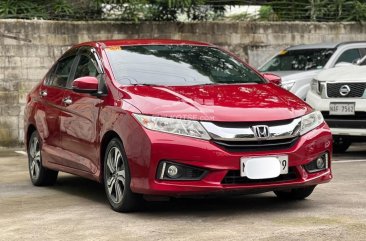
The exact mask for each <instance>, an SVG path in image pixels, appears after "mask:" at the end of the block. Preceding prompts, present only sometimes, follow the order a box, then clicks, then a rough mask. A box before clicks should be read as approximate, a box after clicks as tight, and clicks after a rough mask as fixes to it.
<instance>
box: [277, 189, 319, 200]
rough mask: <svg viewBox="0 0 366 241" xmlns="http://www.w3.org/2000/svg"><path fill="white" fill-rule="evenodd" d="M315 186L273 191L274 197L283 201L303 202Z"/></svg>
mask: <svg viewBox="0 0 366 241" xmlns="http://www.w3.org/2000/svg"><path fill="white" fill-rule="evenodd" d="M315 187H316V186H309V187H302V188H294V189H290V190H284V191H274V193H275V194H276V196H277V197H278V198H280V199H283V200H303V199H305V198H307V197H309V196H310V194H311V193H312V192H313V191H314V188H315Z"/></svg>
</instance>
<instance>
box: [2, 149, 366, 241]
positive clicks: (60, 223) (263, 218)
mask: <svg viewBox="0 0 366 241" xmlns="http://www.w3.org/2000/svg"><path fill="white" fill-rule="evenodd" d="M364 146H365V147H362V146H358V147H353V148H351V151H350V152H348V153H347V154H345V155H342V156H335V160H336V161H335V162H334V165H333V170H334V176H335V178H334V180H333V181H332V182H331V183H329V184H325V185H321V186H318V188H317V189H316V190H315V192H314V193H313V195H312V196H311V197H310V198H309V199H308V200H306V201H302V202H282V201H279V200H277V199H276V198H275V196H274V195H273V194H272V193H268V194H262V195H251V196H244V197H235V198H233V197H232V198H225V199H209V200H208V199H205V200H175V201H171V202H159V203H151V204H150V205H149V207H148V208H147V209H146V210H145V211H144V212H139V213H133V214H120V213H115V212H113V211H112V210H111V209H110V208H109V206H108V204H107V201H106V198H105V195H104V191H103V187H102V186H101V185H99V184H97V183H94V182H91V181H88V180H84V179H81V178H78V177H75V176H71V175H66V174H62V175H61V176H60V177H59V179H58V183H57V185H56V186H54V187H45V188H38V187H33V186H32V185H31V183H30V181H29V178H28V173H27V164H26V158H25V156H22V155H21V154H15V153H14V152H13V151H9V152H7V153H5V152H0V153H1V155H0V240H51V239H52V240H54V239H56V240H61V239H63V240H225V239H226V240H332V241H333V240H365V237H366V162H365V161H362V159H366V144H364ZM348 160H359V162H350V163H349V162H347V161H348ZM337 161H338V162H337Z"/></svg>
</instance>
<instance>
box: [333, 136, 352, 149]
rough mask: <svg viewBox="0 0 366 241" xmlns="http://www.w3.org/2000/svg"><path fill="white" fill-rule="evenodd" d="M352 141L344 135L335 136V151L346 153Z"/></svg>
mask: <svg viewBox="0 0 366 241" xmlns="http://www.w3.org/2000/svg"><path fill="white" fill-rule="evenodd" d="M351 144H352V142H351V141H350V140H349V139H347V138H343V137H334V138H333V153H344V152H346V151H347V149H348V148H349V147H350V146H351Z"/></svg>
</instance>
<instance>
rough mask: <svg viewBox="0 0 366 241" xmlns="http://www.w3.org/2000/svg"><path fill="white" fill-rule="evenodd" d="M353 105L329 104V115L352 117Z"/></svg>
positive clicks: (353, 112)
mask: <svg viewBox="0 0 366 241" xmlns="http://www.w3.org/2000/svg"><path fill="white" fill-rule="evenodd" d="M354 114H355V103H330V106H329V115H354Z"/></svg>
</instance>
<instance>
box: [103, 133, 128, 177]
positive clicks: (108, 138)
mask: <svg viewBox="0 0 366 241" xmlns="http://www.w3.org/2000/svg"><path fill="white" fill-rule="evenodd" d="M113 138H118V139H119V140H120V141H121V142H122V145H123V141H122V138H121V137H120V136H119V135H118V133H117V132H115V131H114V130H109V131H107V132H106V133H104V135H103V138H102V141H101V142H100V153H99V155H100V156H99V160H100V163H99V164H100V175H99V181H100V182H103V175H104V155H105V151H106V147H107V145H108V143H109V142H110V141H111V140H112V139H113Z"/></svg>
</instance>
